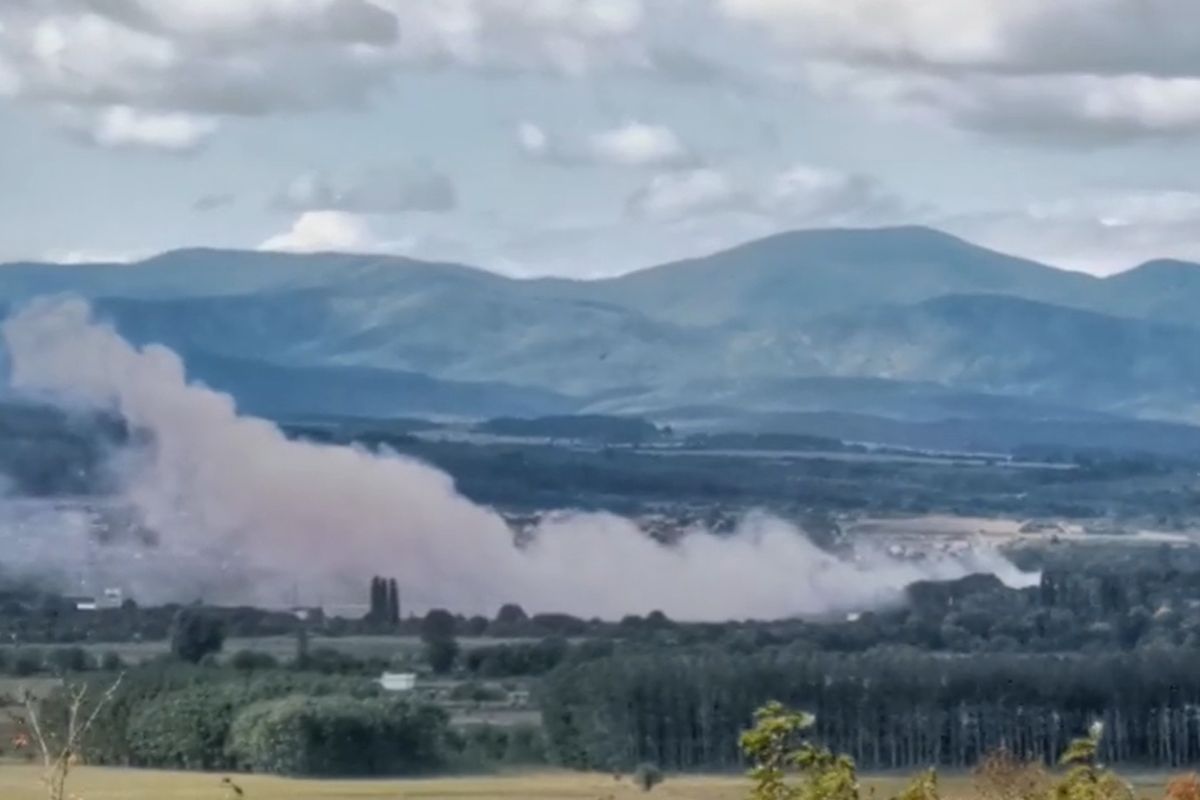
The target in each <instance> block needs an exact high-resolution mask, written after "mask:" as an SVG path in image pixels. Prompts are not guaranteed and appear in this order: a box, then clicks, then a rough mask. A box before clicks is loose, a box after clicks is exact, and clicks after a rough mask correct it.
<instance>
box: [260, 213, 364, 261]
mask: <svg viewBox="0 0 1200 800" xmlns="http://www.w3.org/2000/svg"><path fill="white" fill-rule="evenodd" d="M377 248H378V244H377V242H376V239H375V237H374V235H373V234H372V233H371V229H370V227H369V226H368V225H367V223H366V222H365V221H364V220H363V219H362V217H360V216H358V215H357V214H348V213H346V212H343V211H306V212H305V213H303V214H301V215H300V216H299V217H297V218H296V220H295V221H294V222H293V223H292V226H291V227H290V228H289V229H288V230H287V231H285V232H283V233H280V234H277V235H275V236H272V237H271V238H269V239H267V240H266V241H265V242H263V243H262V244H261V245H260V246H259V249H260V250H284V251H288V252H297V253H318V252H327V251H328V252H332V251H336V252H368V251H372V250H375V249H377Z"/></svg>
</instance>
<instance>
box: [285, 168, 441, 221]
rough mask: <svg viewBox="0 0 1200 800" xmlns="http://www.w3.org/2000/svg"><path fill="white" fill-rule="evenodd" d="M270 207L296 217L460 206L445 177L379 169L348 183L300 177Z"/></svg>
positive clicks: (415, 170)
mask: <svg viewBox="0 0 1200 800" xmlns="http://www.w3.org/2000/svg"><path fill="white" fill-rule="evenodd" d="M273 205H274V206H275V207H276V208H278V209H281V210H285V211H299V212H303V211H346V212H350V213H354V214H401V213H405V212H410V211H424V212H429V213H445V212H448V211H453V210H454V209H455V208H456V207H457V206H458V193H457V190H456V189H455V186H454V183H453V181H451V180H450V178H449V177H447V176H446V175H444V174H442V173H441V172H438V171H437V170H434V169H432V168H430V167H402V166H381V167H375V168H370V169H366V170H363V171H362V172H361V173H360V174H359V175H357V176H356V177H354V178H352V179H348V180H339V179H336V178H332V177H330V176H328V175H325V174H322V173H319V172H314V173H309V174H306V175H301V176H299V177H297V178H296V179H294V180H293V181H291V182H290V183H289V184H288V185H287V186H285V187H284V188H283V189H282V190H281V191H280V192H279V193H278V194H277V195H276V196H275V198H274V200H273Z"/></svg>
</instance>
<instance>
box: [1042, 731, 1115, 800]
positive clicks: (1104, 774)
mask: <svg viewBox="0 0 1200 800" xmlns="http://www.w3.org/2000/svg"><path fill="white" fill-rule="evenodd" d="M1103 733H1104V728H1103V726H1102V725H1101V724H1100V723H1096V724H1095V725H1093V726H1092V729H1091V730H1090V731H1088V735H1087V736H1085V737H1083V738H1082V739H1076V740H1075V741H1073V742H1071V744H1070V745H1069V746H1068V747H1067V750H1066V752H1064V753H1063V755H1062V758H1061V759H1060V761H1059V763H1060V764H1062V765H1063V766H1064V767H1066V768H1067V772H1066V774H1065V775H1063V777H1062V778H1060V779H1059V780H1058V782H1057V783H1056V784H1055V786H1054V798H1055V800H1133V790H1132V789H1131V788H1130V786H1129V784H1128V783H1126V782H1125V781H1124V780H1122V779H1121V778H1120V776H1118V775H1117V774H1116V773H1115V772H1113V771H1112V770H1108V769H1104V768H1103V767H1101V766H1100V765H1099V764H1098V763H1097V759H1098V757H1099V752H1100V737H1101V735H1102V734H1103Z"/></svg>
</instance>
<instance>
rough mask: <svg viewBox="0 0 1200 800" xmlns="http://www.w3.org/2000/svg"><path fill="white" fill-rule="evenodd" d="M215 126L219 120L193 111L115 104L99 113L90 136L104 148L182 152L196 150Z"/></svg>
mask: <svg viewBox="0 0 1200 800" xmlns="http://www.w3.org/2000/svg"><path fill="white" fill-rule="evenodd" d="M216 129H217V122H216V120H213V119H210V118H206V117H198V116H195V115H193V114H183V113H165V114H156V113H150V112H145V111H139V110H137V109H135V108H130V107H129V106H113V107H111V108H106V109H104V110H103V111H102V112H100V113H99V114H98V115H96V118H95V120H94V122H93V123H92V126H91V136H92V138H93V140H94V141H95V142H96V144H98V145H100V146H102V147H143V148H148V149H152V150H165V151H168V152H176V153H182V152H187V151H189V150H194V149H196V148H197V147H198V146H199V145H200V144H201V143H202V142H203V141H204V140H205V139H207V138H208V137H209V136H211V135H212V134H213V132H215V131H216Z"/></svg>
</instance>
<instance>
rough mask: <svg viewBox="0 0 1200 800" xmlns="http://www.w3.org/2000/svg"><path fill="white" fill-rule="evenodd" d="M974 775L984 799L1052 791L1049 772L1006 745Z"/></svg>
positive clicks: (1036, 799)
mask: <svg viewBox="0 0 1200 800" xmlns="http://www.w3.org/2000/svg"><path fill="white" fill-rule="evenodd" d="M972 775H973V777H974V784H975V793H976V794H977V795H978V796H979V797H980V798H981V800H1044V798H1047V797H1049V795H1050V776H1049V775H1047V774H1046V770H1045V768H1044V767H1043V766H1042V765H1041V764H1040V763H1038V762H1036V761H1028V760H1024V759H1020V758H1017V757H1016V756H1014V755H1013V754H1012V753H1011V752H1009V751H1008V750H1005V749H1003V748H1001V749H999V750H994V751H992V752H991V753H988V754H987V755H986V756H984V758H983V760H982V761H980V762H979V764H978V765H976V767H975V769H974V771H973V773H972ZM1196 800H1200V798H1196Z"/></svg>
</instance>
